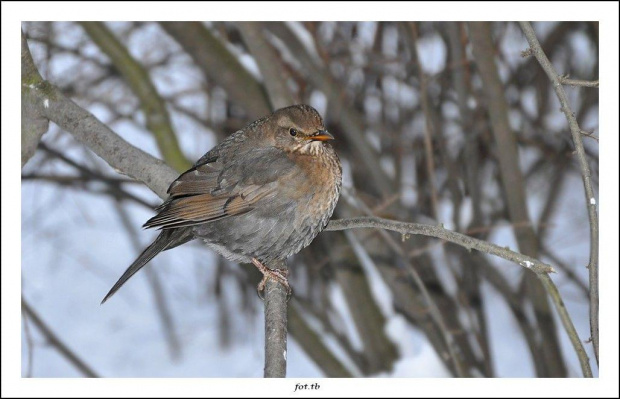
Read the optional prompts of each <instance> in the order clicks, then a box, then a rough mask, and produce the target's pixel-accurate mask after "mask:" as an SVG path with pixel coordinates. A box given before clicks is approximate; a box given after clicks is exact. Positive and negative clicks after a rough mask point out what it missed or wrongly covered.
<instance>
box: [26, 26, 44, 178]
mask: <svg viewBox="0 0 620 399" xmlns="http://www.w3.org/2000/svg"><path fill="white" fill-rule="evenodd" d="M21 53H22V57H21V58H22V60H21V72H22V90H21V92H22V103H21V114H22V122H21V123H22V132H21V133H22V137H21V142H22V154H21V155H22V168H23V167H24V165H25V164H26V163H27V162H28V160H29V159H30V158H32V156H33V155H34V153H35V151H36V149H37V144H39V141H40V140H41V136H43V134H44V133H45V132H47V129H48V127H49V120H48V119H47V118H46V117H45V111H44V108H45V102H43V101H36V97H35V96H33V94H32V90H30V89H32V88H34V87H36V85H38V84H40V83H41V82H43V78H42V77H41V75H39V71H38V70H37V68H36V66H35V65H34V62H33V61H32V56H31V55H30V50H29V49H28V42H27V41H26V36H25V35H24V32H23V31H22V50H21Z"/></svg>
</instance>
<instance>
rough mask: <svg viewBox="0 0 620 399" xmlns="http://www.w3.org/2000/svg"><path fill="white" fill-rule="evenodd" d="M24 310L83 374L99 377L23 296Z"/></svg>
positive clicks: (48, 340)
mask: <svg viewBox="0 0 620 399" xmlns="http://www.w3.org/2000/svg"><path fill="white" fill-rule="evenodd" d="M22 310H23V312H24V313H25V314H26V315H27V316H28V317H29V318H30V320H32V322H33V323H34V325H36V326H37V328H38V329H39V330H40V331H41V333H42V334H43V335H44V336H45V339H47V342H49V343H50V345H52V346H53V347H54V348H56V349H57V350H58V352H60V354H61V355H63V356H64V357H65V358H66V359H67V360H68V361H69V362H70V363H71V364H73V365H74V366H75V368H77V369H78V370H80V372H81V373H82V374H84V375H85V376H86V377H89V378H99V376H98V375H97V373H95V372H94V371H93V370H92V369H91V368H90V366H88V365H87V364H86V363H84V361H83V360H82V359H80V358H79V357H78V356H77V355H76V354H75V353H73V351H71V349H69V348H68V347H67V346H66V345H65V344H64V343H63V342H62V341H61V340H60V339H59V338H58V337H57V336H56V334H54V333H53V332H52V330H51V329H50V328H49V327H48V326H47V324H45V322H43V320H42V319H41V318H40V317H39V315H38V314H37V312H35V311H34V309H32V307H31V306H30V304H29V303H28V302H27V301H26V300H25V299H24V297H22Z"/></svg>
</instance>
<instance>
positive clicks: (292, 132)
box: [288, 127, 297, 137]
mask: <svg viewBox="0 0 620 399" xmlns="http://www.w3.org/2000/svg"><path fill="white" fill-rule="evenodd" d="M288 132H289V133H290V134H291V136H293V137H295V136H297V129H295V128H294V127H292V128H290V129H289V130H288Z"/></svg>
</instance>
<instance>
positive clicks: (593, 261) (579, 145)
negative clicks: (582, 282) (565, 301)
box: [519, 22, 599, 364]
mask: <svg viewBox="0 0 620 399" xmlns="http://www.w3.org/2000/svg"><path fill="white" fill-rule="evenodd" d="M519 24H520V25H521V30H523V33H524V34H525V37H526V39H527V42H528V43H529V45H530V50H529V51H530V52H531V54H533V55H534V57H536V59H537V60H538V62H539V63H540V66H541V67H542V68H543V70H544V71H545V73H546V74H547V76H548V77H549V79H550V80H551V83H552V84H553V90H555V94H556V96H557V97H558V100H559V101H560V105H561V110H562V112H563V113H564V115H565V116H566V120H567V121H568V126H569V128H570V132H571V135H572V138H573V143H574V145H575V150H576V152H577V159H578V160H579V166H580V168H581V176H582V179H583V186H584V189H585V194H586V206H587V211H588V219H589V221H590V261H589V263H588V271H589V279H590V334H591V338H592V344H593V346H594V355H595V357H596V362H597V364H598V351H599V340H598V328H599V288H598V229H599V228H598V215H597V209H596V199H595V197H594V190H593V189H592V178H591V175H590V166H589V165H588V161H587V159H586V154H585V150H584V147H583V142H582V141H581V129H580V128H579V124H578V123H577V119H576V118H575V114H574V113H573V111H572V110H571V108H570V105H569V103H568V97H567V96H566V92H565V91H564V87H562V80H561V78H560V76H559V75H558V73H557V72H556V70H555V68H554V67H553V65H552V64H551V62H550V61H549V58H547V56H546V55H545V52H544V51H543V49H542V47H541V46H540V43H539V42H538V39H537V38H536V33H535V32H534V29H533V28H532V25H530V23H529V22H519ZM579 342H581V341H579Z"/></svg>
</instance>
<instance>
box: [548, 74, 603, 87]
mask: <svg viewBox="0 0 620 399" xmlns="http://www.w3.org/2000/svg"><path fill="white" fill-rule="evenodd" d="M558 78H559V80H560V83H562V84H563V85H567V86H580V87H596V88H598V80H580V79H569V78H568V76H559V77H558Z"/></svg>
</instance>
